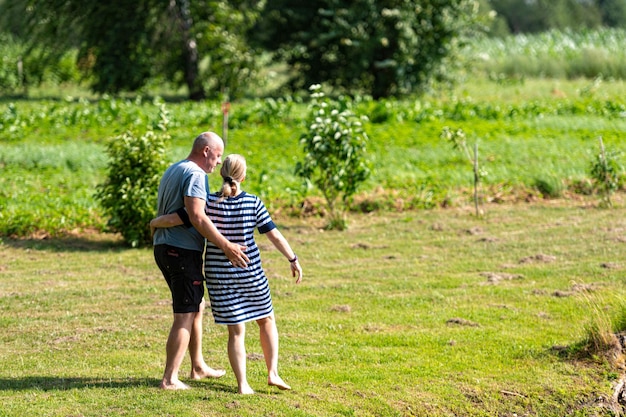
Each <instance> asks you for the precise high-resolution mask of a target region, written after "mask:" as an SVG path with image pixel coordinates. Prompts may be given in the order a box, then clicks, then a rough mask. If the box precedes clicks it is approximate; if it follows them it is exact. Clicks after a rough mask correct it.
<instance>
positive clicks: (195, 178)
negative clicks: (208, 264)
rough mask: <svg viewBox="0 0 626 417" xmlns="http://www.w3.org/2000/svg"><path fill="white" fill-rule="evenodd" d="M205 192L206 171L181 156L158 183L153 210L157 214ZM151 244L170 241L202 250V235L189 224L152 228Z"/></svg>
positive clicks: (168, 212)
mask: <svg viewBox="0 0 626 417" xmlns="http://www.w3.org/2000/svg"><path fill="white" fill-rule="evenodd" d="M208 194H209V180H208V178H207V175H206V173H205V172H204V171H203V170H202V168H200V167H199V166H198V165H196V164H195V163H194V162H191V161H188V160H183V161H180V162H177V163H175V164H174V165H172V166H170V167H169V168H168V169H167V170H166V171H165V174H163V178H161V183H160V184H159V194H158V203H157V212H158V215H159V216H161V215H163V214H170V213H174V212H176V210H178V209H180V208H181V207H184V206H185V197H195V198H201V199H203V200H204V201H206V199H207V195H208ZM153 244H154V245H162V244H167V245H172V246H176V247H177V248H183V249H190V250H198V251H203V250H204V237H202V235H201V234H200V233H198V231H197V230H196V229H195V228H193V227H186V226H184V225H180V226H174V227H168V228H163V229H156V231H155V232H154V239H153Z"/></svg>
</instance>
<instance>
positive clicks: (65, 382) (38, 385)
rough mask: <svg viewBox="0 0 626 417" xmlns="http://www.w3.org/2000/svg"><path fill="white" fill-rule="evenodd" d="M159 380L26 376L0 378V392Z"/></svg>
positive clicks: (143, 384)
mask: <svg viewBox="0 0 626 417" xmlns="http://www.w3.org/2000/svg"><path fill="white" fill-rule="evenodd" d="M207 381H209V380H206V381H189V385H190V386H191V388H192V390H194V391H195V390H198V391H200V390H202V389H208V390H211V391H222V392H230V393H237V389H236V387H232V386H229V385H226V384H224V383H220V382H217V381H215V380H210V382H207ZM160 383H161V379H159V378H74V377H67V378H66V377H60V376H59V377H54V376H27V377H21V378H0V391H29V390H41V391H66V390H70V389H83V388H102V389H116V388H155V389H158V387H159V384H160Z"/></svg>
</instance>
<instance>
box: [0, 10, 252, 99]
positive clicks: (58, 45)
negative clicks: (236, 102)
mask: <svg viewBox="0 0 626 417" xmlns="http://www.w3.org/2000/svg"><path fill="white" fill-rule="evenodd" d="M259 3H260V2H259V0H233V1H226V0H213V1H208V2H192V1H191V0H168V1H163V0H109V1H106V2H103V1H100V0H11V1H5V2H3V1H2V0H0V15H4V16H8V15H10V16H18V19H20V22H21V23H22V24H17V25H12V26H8V27H9V28H10V30H11V31H12V32H14V34H16V35H20V36H22V37H23V38H22V39H23V40H25V41H27V42H28V44H29V45H30V49H29V53H30V54H34V53H40V54H42V56H43V57H44V58H45V60H46V62H47V63H48V65H54V64H55V63H56V62H57V61H58V59H59V57H60V56H62V55H63V54H64V53H66V51H68V50H70V49H72V48H75V49H76V50H78V54H77V55H78V66H79V67H80V68H81V69H82V70H83V72H84V73H85V74H86V75H87V76H88V78H89V80H91V87H92V89H93V91H95V92H98V93H119V92H122V91H137V90H139V89H141V88H142V87H144V86H145V85H146V83H147V82H148V81H150V80H152V79H160V80H167V81H168V82H173V83H175V84H179V85H186V86H187V88H188V91H189V97H190V98H192V99H195V100H199V99H203V98H204V97H205V96H206V94H207V89H213V90H214V91H218V92H219V91H221V90H233V91H235V92H237V87H238V86H239V85H242V84H245V83H243V82H241V81H242V79H247V80H249V79H250V77H251V76H253V75H254V73H255V67H254V65H255V60H254V59H252V57H254V51H249V48H248V47H247V45H246V44H245V42H242V41H241V40H242V39H244V34H245V32H246V30H247V28H248V27H250V25H252V24H253V23H254V19H255V18H256V16H257V14H258V13H257V5H258V4H259ZM242 16H243V17H242ZM22 28H25V29H22ZM41 46H45V47H43V48H42V47H41ZM242 57H243V58H242ZM207 61H208V65H203V63H204V62H207ZM224 61H227V62H226V63H223V62H224ZM215 69H220V70H221V71H220V72H219V73H216V74H213V73H211V71H214V70H215ZM224 74H226V76H224ZM233 74H238V76H235V77H233V76H232V75H233ZM214 95H217V94H214Z"/></svg>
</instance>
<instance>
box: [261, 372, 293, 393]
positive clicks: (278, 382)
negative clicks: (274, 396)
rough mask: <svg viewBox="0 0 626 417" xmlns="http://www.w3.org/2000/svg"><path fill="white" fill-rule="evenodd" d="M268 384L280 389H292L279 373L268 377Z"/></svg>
mask: <svg viewBox="0 0 626 417" xmlns="http://www.w3.org/2000/svg"><path fill="white" fill-rule="evenodd" d="M267 385H269V386H271V387H278V389H282V390H290V389H291V387H290V386H289V385H287V383H286V382H285V381H283V379H282V378H281V377H279V376H278V375H276V376H274V377H269V378H267Z"/></svg>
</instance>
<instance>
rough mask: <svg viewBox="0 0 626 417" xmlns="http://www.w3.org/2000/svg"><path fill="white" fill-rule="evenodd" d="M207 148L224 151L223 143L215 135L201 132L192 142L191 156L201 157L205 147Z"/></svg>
mask: <svg viewBox="0 0 626 417" xmlns="http://www.w3.org/2000/svg"><path fill="white" fill-rule="evenodd" d="M207 146H208V147H209V148H210V149H211V150H216V149H222V150H223V149H224V141H223V140H222V138H221V137H219V135H218V134H217V133H214V132H203V133H200V134H199V135H198V137H197V138H196V139H195V140H194V141H193V146H192V147H191V153H192V154H193V155H201V154H202V153H203V152H204V150H205V148H206V147H207Z"/></svg>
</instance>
